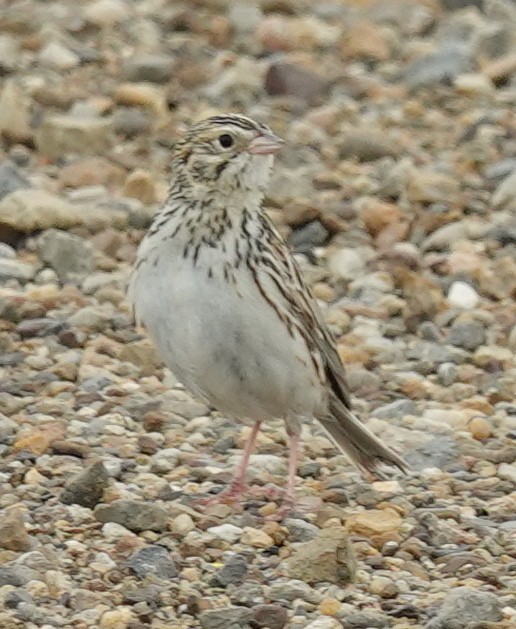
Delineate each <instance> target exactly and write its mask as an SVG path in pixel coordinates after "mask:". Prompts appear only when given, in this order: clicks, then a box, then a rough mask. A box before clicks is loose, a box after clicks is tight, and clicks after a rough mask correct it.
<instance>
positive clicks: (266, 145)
mask: <svg viewBox="0 0 516 629" xmlns="http://www.w3.org/2000/svg"><path fill="white" fill-rule="evenodd" d="M284 144H285V142H284V141H283V140H282V139H281V138H279V137H278V136H277V135H274V134H273V133H264V134H262V135H258V136H257V137H256V138H254V140H251V142H250V144H249V147H248V148H247V150H248V151H249V153H252V154H253V155H273V154H274V153H277V152H278V151H280V150H281V149H282V147H283V145H284Z"/></svg>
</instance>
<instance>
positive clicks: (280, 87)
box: [265, 62, 328, 103]
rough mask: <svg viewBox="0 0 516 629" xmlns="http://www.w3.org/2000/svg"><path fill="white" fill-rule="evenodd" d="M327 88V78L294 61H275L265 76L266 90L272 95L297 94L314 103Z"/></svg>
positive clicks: (302, 98)
mask: <svg viewBox="0 0 516 629" xmlns="http://www.w3.org/2000/svg"><path fill="white" fill-rule="evenodd" d="M327 88H328V82H327V80H326V79H325V78H323V77H321V76H319V75H318V74H315V73H314V72H311V71H310V70H306V69H305V68H302V67H301V66H297V65H294V64H293V63H286V62H278V63H273V64H272V65H271V66H270V68H269V70H268V72H267V74H266V76H265V91H266V92H267V94H269V95H270V96H296V97H297V98H300V99H301V100H304V101H306V102H307V103H313V102H315V101H316V100H317V99H318V98H319V97H320V96H322V95H323V94H324V93H325V92H326V90H327Z"/></svg>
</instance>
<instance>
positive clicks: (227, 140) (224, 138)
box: [219, 133, 235, 149]
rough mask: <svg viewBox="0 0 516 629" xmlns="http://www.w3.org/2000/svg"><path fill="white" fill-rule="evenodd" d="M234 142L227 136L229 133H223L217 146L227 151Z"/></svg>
mask: <svg viewBox="0 0 516 629" xmlns="http://www.w3.org/2000/svg"><path fill="white" fill-rule="evenodd" d="M234 142H235V141H234V140H233V138H232V137H231V136H230V135H229V133H223V134H222V135H219V144H220V146H222V148H223V149H228V148H229V147H231V146H233V144H234Z"/></svg>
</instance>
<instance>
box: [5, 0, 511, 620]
mask: <svg viewBox="0 0 516 629" xmlns="http://www.w3.org/2000/svg"><path fill="white" fill-rule="evenodd" d="M315 5H317V6H315ZM515 33H516V5H515V4H514V2H511V1H510V0H486V2H484V3H482V2H478V1H477V2H466V1H459V0H454V1H452V0H442V1H441V2H438V0H423V1H421V0H419V1H416V0H394V1H393V2H384V1H383V0H379V1H375V0H369V1H367V0H363V1H359V0H348V1H343V0H340V1H339V0H328V1H327V2H322V3H312V2H308V0H301V1H294V0H263V1H262V2H259V1H258V0H248V1H245V2H244V1H236V0H235V1H233V2H231V1H229V0H226V1H224V0H196V1H193V2H172V1H171V0H168V1H167V0H145V1H141V2H136V1H132V2H131V1H130V0H97V1H94V2H81V3H79V2H74V1H72V0H59V1H45V2H43V1H40V2H37V1H35V0H23V1H11V2H7V3H5V4H4V6H3V8H2V10H1V11H0V87H1V91H0V133H1V138H2V144H1V148H0V280H1V285H0V457H1V458H0V627H1V628H2V629H14V628H18V627H23V628H24V629H36V628H41V629H51V628H54V627H60V628H70V629H90V628H101V629H145V628H148V627H150V628H153V629H165V628H166V629H180V628H181V629H182V628H190V627H192V628H194V627H202V628H203V629H248V628H250V629H260V628H266V627H268V628H269V629H282V628H285V629H304V628H306V629H339V628H341V627H343V628H345V629H368V628H383V627H396V628H397V629H404V628H408V627H424V628H426V629H466V628H467V629H475V628H476V629H481V628H483V629H487V628H489V629H502V628H506V629H509V628H510V627H514V626H515V625H516V562H515V557H516V519H515V515H514V514H515V512H516V463H515V461H516V443H515V438H516V405H515V391H516V364H515V360H514V355H515V350H516V305H515V297H516V218H515V214H516V158H515V155H516V135H515V128H516V115H515V111H516V108H515V104H516V35H515ZM221 111H242V112H245V113H247V114H248V115H251V116H253V117H256V118H259V119H261V120H263V121H265V122H267V123H268V124H269V125H270V126H272V127H273V129H274V130H275V131H276V132H277V133H278V134H280V135H282V136H283V137H284V138H285V140H286V142H287V145H286V148H285V150H284V151H283V152H282V154H281V156H280V157H279V161H278V165H277V168H276V174H275V177H274V181H273V184H272V186H271V189H270V192H269V195H268V197H267V208H268V210H269V211H270V214H271V216H272V217H273V219H274V220H275V221H276V222H277V224H278V225H279V227H280V229H281V230H282V232H283V233H284V235H285V237H286V238H288V239H289V242H290V243H291V245H292V247H293V249H294V250H295V251H296V253H297V255H298V257H299V261H300V263H301V264H302V266H303V268H304V270H305V273H306V276H307V278H308V279H309V281H310V283H311V284H312V286H313V289H314V292H315V294H316V296H317V297H318V299H319V300H320V302H321V306H322V308H323V309H324V312H325V314H326V317H327V320H328V322H329V324H330V325H331V328H332V330H333V332H334V333H335V336H336V338H337V340H338V346H339V352H340V353H341V356H342V358H343V360H344V361H345V363H346V365H347V366H348V375H349V382H350V386H351V388H352V390H353V393H354V395H355V397H356V409H357V412H358V413H359V414H360V416H361V417H362V418H364V419H365V420H366V421H367V422H368V425H369V426H370V427H371V428H372V429H373V430H374V431H375V432H376V433H377V434H378V435H380V436H381V437H382V438H383V439H385V440H386V441H388V442H389V443H390V444H391V445H392V446H393V447H395V448H397V449H398V450H399V451H401V452H403V454H404V456H405V457H406V459H407V460H408V461H409V462H410V464H411V465H412V467H413V472H411V474H409V475H408V476H406V477H401V476H400V475H397V474H394V475H393V476H392V477H391V478H390V479H389V480H386V481H378V482H374V483H372V484H368V483H367V482H366V481H365V480H364V479H362V478H361V477H360V476H359V475H358V473H357V472H355V471H354V470H353V469H352V468H351V467H350V465H349V464H348V462H347V461H346V460H345V458H344V457H343V456H341V455H339V454H338V453H337V452H336V451H335V450H334V448H333V447H332V445H331V443H330V442H329V441H328V440H327V439H326V438H325V436H324V434H322V432H321V431H320V430H319V429H318V428H317V426H306V429H305V431H304V439H303V454H302V462H301V465H300V468H299V478H298V491H299V496H300V501H299V502H300V508H299V513H293V514H292V515H291V517H289V518H287V519H285V520H283V521H276V520H275V519H274V515H275V513H276V510H277V508H278V505H279V501H277V502H276V501H272V500H271V499H270V496H271V495H272V496H273V495H274V493H275V492H276V493H279V491H280V489H281V488H282V487H283V486H284V484H285V438H286V437H285V433H284V429H283V425H282V423H281V422H277V423H271V424H270V425H268V426H266V427H265V429H264V431H263V433H262V434H261V436H260V439H259V442H258V449H257V454H256V455H255V456H254V457H253V459H252V465H251V477H252V478H253V486H254V488H255V491H254V492H253V493H251V494H249V496H248V498H247V499H246V501H245V502H244V503H242V504H238V505H235V506H234V508H230V507H227V506H215V507H210V508H202V507H201V506H199V504H198V502H196V499H198V498H199V497H204V496H206V495H209V494H210V493H215V492H216V491H218V490H219V489H220V488H221V487H222V486H223V485H224V484H225V483H226V482H227V481H228V479H229V478H230V476H231V472H232V469H233V467H234V465H235V462H236V461H237V460H238V456H239V454H240V448H241V446H242V444H243V442H244V440H245V438H246V436H247V435H248V433H249V430H250V428H249V427H248V426H245V425H243V424H239V423H234V422H233V421H232V420H230V419H228V418H226V417H223V416H221V415H220V414H218V413H216V412H212V410H211V409H209V408H207V407H206V406H204V405H203V404H200V403H198V402H196V401H195V400H193V399H192V398H191V397H190V396H189V395H188V394H187V393H186V392H185V391H184V390H183V389H182V388H181V387H180V385H179V384H178V383H176V382H175V379H174V378H173V376H172V375H171V374H170V373H168V372H166V370H164V368H163V366H162V364H161V362H160V360H159V358H158V356H157V355H156V353H155V352H154V350H153V348H152V347H151V346H150V344H149V343H148V341H147V340H146V339H145V338H144V336H143V335H142V334H140V332H139V331H138V330H135V329H134V327H133V326H132V322H131V318H130V313H129V311H128V308H127V305H126V304H125V302H124V291H125V285H126V281H127V276H128V273H129V269H130V266H131V262H132V260H133V259H134V255H135V250H136V247H137V244H138V242H139V240H140V239H141V237H142V235H143V233H144V230H145V227H146V226H147V225H148V224H149V220H150V217H151V216H152V213H153V212H154V210H155V208H156V207H157V206H158V204H159V202H160V199H162V198H163V197H164V195H165V193H166V189H167V177H168V167H169V162H170V148H171V146H172V144H173V142H174V140H175V138H176V137H177V134H178V132H180V130H181V129H182V128H184V126H185V125H187V124H188V123H189V122H191V121H192V120H197V119H200V118H202V117H205V116H206V115H210V114H212V113H216V112H221ZM267 496H268V497H269V498H267Z"/></svg>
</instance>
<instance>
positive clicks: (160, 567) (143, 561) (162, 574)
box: [127, 546, 178, 579]
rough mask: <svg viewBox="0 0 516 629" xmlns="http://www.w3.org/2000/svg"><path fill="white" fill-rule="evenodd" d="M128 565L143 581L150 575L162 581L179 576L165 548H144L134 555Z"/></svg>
mask: <svg viewBox="0 0 516 629" xmlns="http://www.w3.org/2000/svg"><path fill="white" fill-rule="evenodd" d="M127 565H128V566H129V568H130V569H131V570H132V571H133V572H134V573H135V574H136V575H138V576H139V577H140V578H142V579H143V578H144V577H146V576H147V575H149V574H152V575H155V576H157V577H159V578H160V579H174V578H175V577H177V575H178V571H177V567H176V564H175V563H174V560H173V559H172V557H170V554H169V552H168V550H167V549H166V548H163V546H147V547H146V548H142V549H141V550H139V551H137V552H136V553H134V555H132V557H131V558H130V559H129V561H128V562H127Z"/></svg>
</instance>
